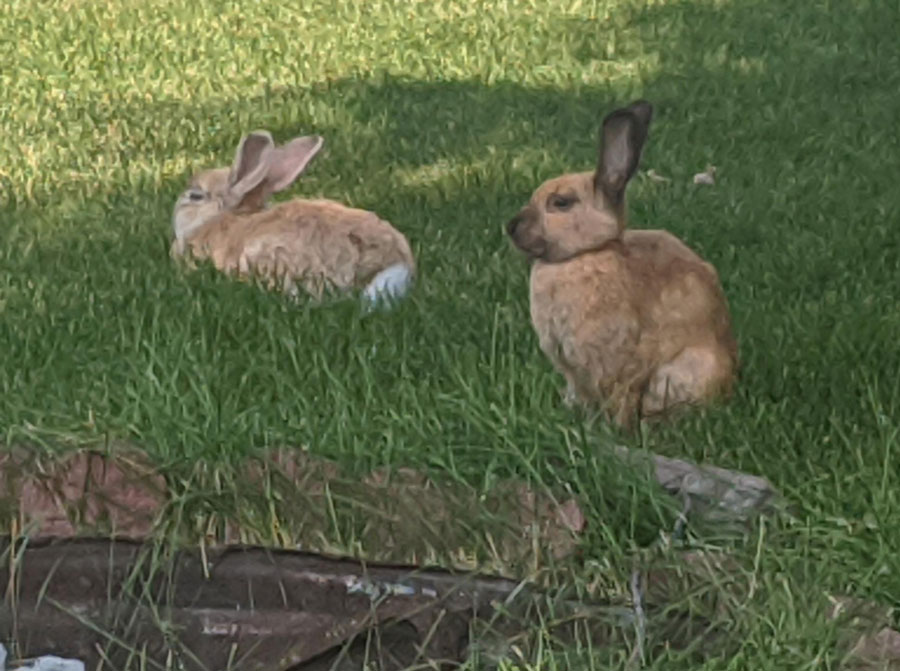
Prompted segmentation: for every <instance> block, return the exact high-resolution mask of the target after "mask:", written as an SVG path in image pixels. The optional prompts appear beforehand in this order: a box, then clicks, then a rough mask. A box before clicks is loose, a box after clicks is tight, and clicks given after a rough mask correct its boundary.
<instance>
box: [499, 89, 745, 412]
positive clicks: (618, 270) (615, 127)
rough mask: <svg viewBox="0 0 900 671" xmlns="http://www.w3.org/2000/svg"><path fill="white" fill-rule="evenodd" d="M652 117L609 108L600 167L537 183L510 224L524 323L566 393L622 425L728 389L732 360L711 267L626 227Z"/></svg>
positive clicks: (666, 239)
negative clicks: (524, 290)
mask: <svg viewBox="0 0 900 671" xmlns="http://www.w3.org/2000/svg"><path fill="white" fill-rule="evenodd" d="M652 115H653V108H652V106H651V105H650V103H648V102H646V101H643V100H641V101H636V102H634V103H632V104H631V105H629V106H628V107H625V108H623V109H618V110H615V111H614V112H612V113H610V114H609V115H608V116H607V117H606V118H605V119H604V120H603V130H602V138H601V143H600V152H599V154H600V155H599V162H598V165H597V168H596V170H595V171H593V172H585V173H580V174H568V175H563V176H561V177H557V178H555V179H551V180H548V181H546V182H544V183H543V184H542V185H541V186H540V187H538V189H537V190H536V191H535V192H534V194H533V195H532V197H531V200H530V201H529V203H528V205H526V206H525V207H524V208H522V209H521V210H520V211H519V213H518V214H517V215H516V216H515V217H514V218H513V219H512V220H510V221H509V223H508V224H507V232H508V234H509V235H510V237H511V238H512V240H513V242H514V244H515V245H516V246H517V247H518V248H519V249H520V250H522V251H523V252H524V253H525V254H527V255H528V256H529V257H530V258H531V259H532V261H533V264H532V268H531V319H532V322H533V324H534V328H535V330H536V331H537V334H538V338H539V341H540V345H541V349H542V350H543V351H544V353H545V354H546V355H547V356H548V357H549V358H550V360H551V361H552V362H553V364H554V366H555V367H556V368H557V370H559V372H561V373H562V374H563V375H564V376H565V378H566V381H567V383H568V386H567V390H566V399H567V400H568V401H569V402H572V401H578V402H580V403H582V404H586V405H592V404H600V405H601V406H604V408H605V410H607V412H609V413H610V414H611V415H612V418H613V420H614V421H615V422H616V423H617V424H619V425H621V426H628V425H629V424H630V423H631V421H632V419H634V418H635V417H636V416H638V415H640V416H641V417H652V416H654V415H660V414H661V413H663V412H665V411H667V410H669V409H670V408H673V407H675V406H680V405H683V404H696V403H703V402H708V401H710V400H712V399H713V398H714V397H716V396H727V395H728V394H729V393H730V391H731V387H732V384H733V379H734V377H735V373H736V368H737V344H736V342H735V339H734V336H733V334H732V330H731V318H730V316H729V312H728V305H727V302H726V299H725V295H724V293H723V291H722V288H721V285H720V284H719V277H718V274H717V273H716V270H715V268H713V266H712V265H710V264H709V263H707V262H706V261H704V260H703V259H701V258H700V257H699V256H698V255H697V254H695V253H694V252H693V251H692V250H691V249H689V248H688V247H687V246H686V245H685V244H684V243H682V242H681V241H680V240H679V239H678V238H676V237H675V236H674V235H671V234H670V233H668V232H666V231H659V230H656V231H650V230H635V231H631V230H628V231H626V230H625V225H626V208H625V189H626V186H627V184H628V181H629V180H630V179H631V177H632V176H633V175H634V173H635V171H636V170H637V167H638V162H639V160H640V155H641V149H642V147H643V145H644V140H645V139H646V137H647V131H648V128H649V126H650V120H651V118H652Z"/></svg>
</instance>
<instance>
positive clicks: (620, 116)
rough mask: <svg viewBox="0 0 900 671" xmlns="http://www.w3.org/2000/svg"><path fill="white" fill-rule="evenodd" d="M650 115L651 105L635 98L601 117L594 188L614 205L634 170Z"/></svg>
mask: <svg viewBox="0 0 900 671" xmlns="http://www.w3.org/2000/svg"><path fill="white" fill-rule="evenodd" d="M652 118H653V106H652V105H651V104H650V103H649V102H647V101H646V100H637V101H635V102H633V103H631V104H630V105H628V106H627V107H622V108H621V109H617V110H615V111H613V112H610V113H609V114H608V115H607V116H606V118H605V119H603V130H602V131H601V138H600V158H599V161H598V163H597V170H596V172H595V173H594V189H595V190H596V191H601V192H602V193H603V194H604V195H605V196H606V197H607V198H608V199H610V200H611V201H612V202H613V203H614V204H616V205H618V204H619V203H621V202H622V200H623V199H624V197H625V187H626V186H627V185H628V180H630V179H631V178H632V177H633V176H634V173H635V172H636V171H637V167H638V163H639V162H640V160H641V150H642V149H643V148H644V141H645V140H646V139H647V131H648V130H649V128H650V121H651V120H652Z"/></svg>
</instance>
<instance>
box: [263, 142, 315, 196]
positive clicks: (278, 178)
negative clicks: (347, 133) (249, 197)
mask: <svg viewBox="0 0 900 671" xmlns="http://www.w3.org/2000/svg"><path fill="white" fill-rule="evenodd" d="M324 143H325V139H324V138H323V137H321V136H319V135H307V136H306V137H297V138H294V139H293V140H291V141H290V142H288V143H287V144H284V145H282V146H280V147H278V148H277V149H275V150H274V151H273V152H272V156H271V159H270V160H269V170H268V173H267V175H266V189H267V190H268V191H269V192H272V193H274V192H276V191H281V190H283V189H286V188H287V187H289V186H290V185H291V184H293V183H294V180H295V179H297V177H299V176H300V173H301V172H303V170H304V168H306V166H307V165H308V164H309V162H310V161H311V160H312V159H313V157H314V156H315V155H316V154H318V153H319V150H320V149H321V148H322V145H323V144H324Z"/></svg>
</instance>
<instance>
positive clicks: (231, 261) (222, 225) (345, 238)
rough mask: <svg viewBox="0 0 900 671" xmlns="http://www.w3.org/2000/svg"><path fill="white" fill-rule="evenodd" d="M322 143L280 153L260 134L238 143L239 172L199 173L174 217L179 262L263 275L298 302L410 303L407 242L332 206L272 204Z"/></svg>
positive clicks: (363, 215)
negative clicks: (346, 298) (334, 296)
mask: <svg viewBox="0 0 900 671" xmlns="http://www.w3.org/2000/svg"><path fill="white" fill-rule="evenodd" d="M323 143H324V139H323V138H322V137H320V136H318V135H310V136H305V137H297V138H294V139H293V140H291V141H290V142H288V143H287V144H284V145H282V146H280V147H276V146H275V143H274V141H273V139H272V135H271V134H270V133H269V132H268V131H265V130H257V131H254V132H251V133H249V134H247V135H245V136H244V137H243V138H242V139H241V141H240V144H239V145H238V148H237V154H236V156H235V159H234V163H233V165H232V166H231V168H216V169H211V170H204V171H202V172H199V173H197V174H195V175H194V176H193V177H192V179H191V180H190V183H189V184H188V187H187V189H186V190H185V191H184V192H183V193H182V194H181V195H180V196H179V197H178V200H177V202H176V204H175V210H174V213H173V233H174V239H173V241H172V245H171V250H170V253H171V256H172V257H173V258H176V259H179V258H180V259H185V260H186V261H187V262H188V265H189V266H194V265H195V263H194V261H195V260H202V259H210V260H211V261H212V262H213V264H214V265H215V267H216V268H217V269H219V270H221V271H223V272H225V273H229V274H235V273H236V274H237V275H239V276H242V277H247V276H255V277H258V278H260V279H262V280H263V281H264V282H265V283H266V284H267V285H268V286H269V288H280V289H282V290H283V291H285V292H286V293H287V294H289V295H291V296H297V295H298V294H299V290H300V289H303V290H305V291H306V292H307V293H309V294H311V295H312V296H314V297H317V298H319V297H321V296H322V295H323V293H324V292H325V291H326V290H329V289H331V290H337V291H340V292H347V291H351V290H354V289H362V292H363V300H364V302H365V303H366V304H367V305H368V306H369V307H372V306H375V305H376V304H379V303H383V302H390V301H393V300H395V299H399V298H401V297H403V296H404V295H406V293H407V292H408V290H409V289H410V287H411V285H412V283H413V280H414V276H415V270H416V269H415V260H414V258H413V254H412V250H411V249H410V246H409V242H408V241H407V239H406V237H405V236H404V235H403V234H402V233H400V232H399V231H398V230H397V229H395V228H394V227H393V226H391V225H390V224H389V223H388V222H386V221H383V220H382V219H380V218H379V217H378V216H377V215H375V214H374V213H372V212H367V211H365V210H359V209H354V208H350V207H346V206H344V205H342V204H340V203H338V202H335V201H332V200H303V199H299V198H297V199H294V200H290V201H287V202H284V203H279V204H277V205H274V206H272V207H269V206H268V198H269V196H270V195H271V194H273V193H276V192H279V191H282V190H284V189H286V188H287V187H288V186H290V185H291V184H293V182H294V181H295V180H296V179H297V177H298V176H299V175H300V173H301V172H303V169H304V168H305V167H306V166H307V164H308V163H309V162H310V160H312V158H313V157H314V156H315V155H316V154H317V153H318V152H319V150H320V149H321V148H322V145H323Z"/></svg>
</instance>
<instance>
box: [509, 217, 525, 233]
mask: <svg viewBox="0 0 900 671" xmlns="http://www.w3.org/2000/svg"><path fill="white" fill-rule="evenodd" d="M524 219H525V217H524V216H522V213H521V212H520V213H519V214H517V215H516V216H514V217H513V218H512V219H510V220H509V221H508V222H507V224H506V233H507V235H515V234H516V229H517V228H518V227H519V224H521V223H522V220H524Z"/></svg>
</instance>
